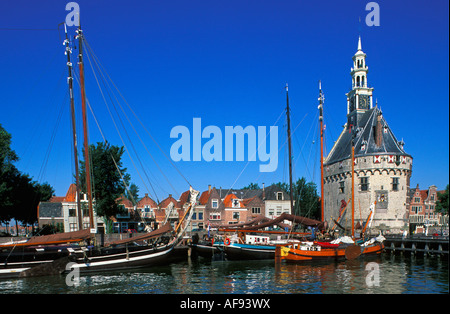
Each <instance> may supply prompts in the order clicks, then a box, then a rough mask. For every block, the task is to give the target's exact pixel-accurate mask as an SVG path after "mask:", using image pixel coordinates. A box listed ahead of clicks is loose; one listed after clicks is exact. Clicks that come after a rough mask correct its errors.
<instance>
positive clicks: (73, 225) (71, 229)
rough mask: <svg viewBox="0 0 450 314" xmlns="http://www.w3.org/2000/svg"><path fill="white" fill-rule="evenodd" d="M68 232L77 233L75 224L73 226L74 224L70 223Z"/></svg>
mask: <svg viewBox="0 0 450 314" xmlns="http://www.w3.org/2000/svg"><path fill="white" fill-rule="evenodd" d="M69 229H70V230H69V231H77V230H78V227H77V224H75V223H70V224H69Z"/></svg>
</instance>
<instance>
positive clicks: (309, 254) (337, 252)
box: [277, 243, 384, 262]
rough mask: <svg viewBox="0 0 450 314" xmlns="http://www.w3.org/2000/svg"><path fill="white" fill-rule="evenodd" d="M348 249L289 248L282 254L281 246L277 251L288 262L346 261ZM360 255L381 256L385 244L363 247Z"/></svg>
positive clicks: (278, 255)
mask: <svg viewBox="0 0 450 314" xmlns="http://www.w3.org/2000/svg"><path fill="white" fill-rule="evenodd" d="M347 248H348V246H347V247H337V248H328V247H325V248H321V249H320V250H305V249H299V248H289V250H285V251H284V254H283V253H282V252H281V251H282V250H283V248H282V247H281V246H280V247H279V249H278V251H277V257H279V258H281V259H282V260H285V261H286V262H302V261H313V260H326V259H345V258H346V249H347ZM360 249H361V254H360V255H369V254H380V253H381V252H382V251H383V249H384V245H383V243H376V244H372V245H369V246H366V247H363V246H361V247H360Z"/></svg>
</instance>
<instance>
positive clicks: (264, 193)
mask: <svg viewBox="0 0 450 314" xmlns="http://www.w3.org/2000/svg"><path fill="white" fill-rule="evenodd" d="M262 199H263V201H264V200H265V199H266V190H265V187H264V182H263V193H262Z"/></svg>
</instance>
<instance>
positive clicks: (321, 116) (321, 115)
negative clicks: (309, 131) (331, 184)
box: [319, 81, 325, 222]
mask: <svg viewBox="0 0 450 314" xmlns="http://www.w3.org/2000/svg"><path fill="white" fill-rule="evenodd" d="M323 100H324V97H323V94H322V84H321V82H320V81H319V122H320V126H319V127H320V217H321V220H322V222H323V221H324V220H325V217H324V206H323V197H324V195H323Z"/></svg>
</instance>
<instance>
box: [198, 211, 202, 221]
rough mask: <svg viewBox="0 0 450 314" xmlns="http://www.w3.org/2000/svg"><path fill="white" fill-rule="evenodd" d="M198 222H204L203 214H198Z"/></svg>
mask: <svg viewBox="0 0 450 314" xmlns="http://www.w3.org/2000/svg"><path fill="white" fill-rule="evenodd" d="M198 220H203V212H198Z"/></svg>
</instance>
